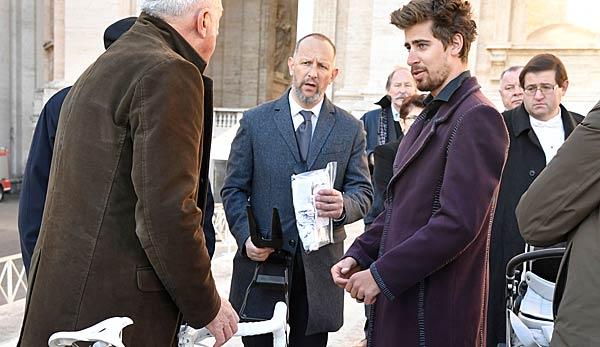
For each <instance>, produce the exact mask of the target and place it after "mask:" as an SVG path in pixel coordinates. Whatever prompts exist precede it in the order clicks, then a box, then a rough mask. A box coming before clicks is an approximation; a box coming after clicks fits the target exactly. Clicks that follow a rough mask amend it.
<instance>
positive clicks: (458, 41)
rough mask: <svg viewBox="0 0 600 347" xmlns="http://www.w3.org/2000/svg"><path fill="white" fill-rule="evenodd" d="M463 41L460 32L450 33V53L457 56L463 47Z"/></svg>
mask: <svg viewBox="0 0 600 347" xmlns="http://www.w3.org/2000/svg"><path fill="white" fill-rule="evenodd" d="M464 43H465V42H464V38H463V36H462V34H459V33H456V34H454V35H452V41H450V54H452V55H454V56H457V57H458V56H459V55H460V51H461V50H462V49H463V46H464Z"/></svg>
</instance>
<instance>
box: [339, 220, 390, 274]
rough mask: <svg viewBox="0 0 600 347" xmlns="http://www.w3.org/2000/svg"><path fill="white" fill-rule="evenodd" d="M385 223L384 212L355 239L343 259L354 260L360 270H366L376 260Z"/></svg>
mask: <svg viewBox="0 0 600 347" xmlns="http://www.w3.org/2000/svg"><path fill="white" fill-rule="evenodd" d="M384 222H385V211H384V212H383V213H381V214H379V216H378V217H377V218H375V220H374V221H373V223H372V224H371V225H370V227H369V229H367V231H365V232H364V233H363V234H362V235H361V236H360V237H358V238H356V240H355V241H354V243H353V244H352V246H350V249H348V251H347V252H346V254H345V255H344V258H346V257H351V258H354V259H355V260H356V261H357V262H358V264H359V265H360V267H361V268H363V269H367V268H369V266H371V264H372V263H373V262H374V261H375V259H377V255H378V253H379V244H380V243H381V235H382V232H383V225H384Z"/></svg>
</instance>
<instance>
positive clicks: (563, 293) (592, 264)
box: [516, 102, 600, 347]
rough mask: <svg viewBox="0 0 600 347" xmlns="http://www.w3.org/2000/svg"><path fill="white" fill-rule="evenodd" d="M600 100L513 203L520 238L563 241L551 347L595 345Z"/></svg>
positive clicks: (599, 312) (599, 293)
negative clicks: (564, 246)
mask: <svg viewBox="0 0 600 347" xmlns="http://www.w3.org/2000/svg"><path fill="white" fill-rule="evenodd" d="M599 148H600V102H599V103H597V104H596V106H594V108H593V109H592V110H591V111H590V113H588V115H587V116H586V117H585V119H584V120H583V121H582V122H581V124H580V125H578V126H577V127H576V128H575V130H573V132H572V133H571V136H569V138H568V139H567V140H566V141H565V143H564V144H563V145H562V147H560V149H559V150H558V153H556V156H554V159H552V161H550V163H548V166H546V168H545V169H544V171H542V173H540V175H539V176H538V177H537V178H536V179H535V181H534V182H533V183H532V184H531V186H529V189H528V190H527V192H525V194H523V196H522V197H521V200H520V201H519V204H518V205H517V211H516V214H517V221H518V224H519V230H520V231H521V235H523V238H524V239H525V241H527V242H528V243H530V244H532V245H534V246H539V247H545V246H550V245H553V244H555V243H557V242H566V243H567V249H566V252H565V255H564V257H563V260H562V262H561V265H560V270H559V272H558V278H557V279H556V288H555V290H554V298H553V300H552V304H553V313H554V332H553V333H552V341H551V342H550V346H551V347H592V346H600V329H598V327H600V305H599V303H600V290H598V287H599V286H600V271H599V270H598V269H600V150H599Z"/></svg>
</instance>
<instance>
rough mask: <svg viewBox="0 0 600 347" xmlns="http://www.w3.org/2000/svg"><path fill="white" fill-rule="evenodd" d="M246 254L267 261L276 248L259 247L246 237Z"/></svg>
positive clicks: (256, 259) (252, 258) (251, 257)
mask: <svg viewBox="0 0 600 347" xmlns="http://www.w3.org/2000/svg"><path fill="white" fill-rule="evenodd" d="M245 246H246V255H247V256H248V258H250V259H251V260H254V261H265V260H267V258H268V257H269V255H270V254H271V253H273V252H274V251H275V250H274V249H273V248H258V247H256V246H255V245H254V244H253V243H252V240H251V239H250V238H247V239H246V243H245Z"/></svg>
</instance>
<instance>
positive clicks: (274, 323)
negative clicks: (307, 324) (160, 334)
mask: <svg viewBox="0 0 600 347" xmlns="http://www.w3.org/2000/svg"><path fill="white" fill-rule="evenodd" d="M286 329H287V306H286V304H285V303H283V302H281V301H280V302H278V303H277V304H275V310H274V311H273V318H271V319H269V320H267V321H264V322H249V323H239V324H238V331H237V332H236V333H235V336H254V335H262V334H269V333H273V347H285V346H286V342H287V341H286V334H285V333H286ZM211 336H212V335H211V334H210V332H209V331H208V329H206V328H202V329H194V328H192V327H189V326H183V327H182V328H181V330H180V332H179V344H178V346H179V347H195V346H198V345H199V343H200V342H201V341H202V340H204V339H206V338H208V337H211Z"/></svg>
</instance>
